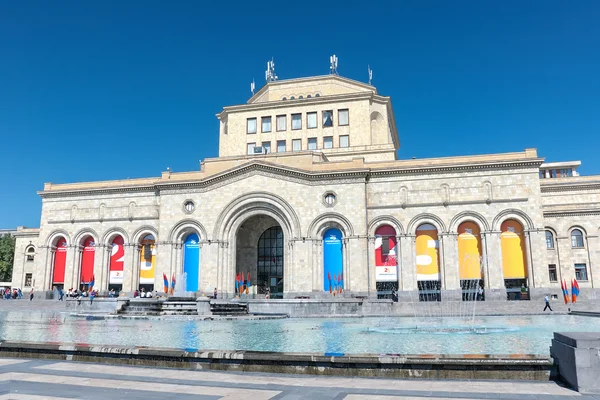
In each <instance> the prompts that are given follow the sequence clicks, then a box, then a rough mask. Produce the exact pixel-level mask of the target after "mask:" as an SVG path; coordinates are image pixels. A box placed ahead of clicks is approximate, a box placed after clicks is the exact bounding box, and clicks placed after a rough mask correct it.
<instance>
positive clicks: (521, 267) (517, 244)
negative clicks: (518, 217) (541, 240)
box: [500, 219, 527, 279]
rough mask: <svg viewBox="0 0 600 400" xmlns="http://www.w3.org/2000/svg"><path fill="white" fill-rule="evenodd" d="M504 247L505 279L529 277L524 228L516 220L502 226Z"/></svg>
mask: <svg viewBox="0 0 600 400" xmlns="http://www.w3.org/2000/svg"><path fill="white" fill-rule="evenodd" d="M500 231H502V233H501V234H500V245H501V247H502V271H503V272H504V279H523V278H526V277H527V254H526V251H525V234H524V233H523V226H522V225H521V223H519V222H518V221H515V220H511V219H509V220H507V221H504V222H503V223H502V225H501V226H500Z"/></svg>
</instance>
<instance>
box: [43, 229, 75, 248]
mask: <svg viewBox="0 0 600 400" xmlns="http://www.w3.org/2000/svg"><path fill="white" fill-rule="evenodd" d="M58 237H62V238H63V239H65V240H66V241H67V246H70V245H71V235H69V233H68V232H67V231H65V230H64V229H55V230H53V231H52V232H50V234H48V236H46V243H45V246H46V247H49V248H52V247H54V246H56V240H57V238H58Z"/></svg>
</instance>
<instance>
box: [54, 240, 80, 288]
mask: <svg viewBox="0 0 600 400" xmlns="http://www.w3.org/2000/svg"><path fill="white" fill-rule="evenodd" d="M80 260H81V249H80V248H79V245H71V246H69V247H67V259H66V263H65V288H66V289H67V290H69V288H74V289H75V288H77V289H79V288H80V286H81V285H80V284H79V282H78V281H79V268H80V264H81V261H80ZM50 290H52V282H50Z"/></svg>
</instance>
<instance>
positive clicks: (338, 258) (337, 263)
mask: <svg viewBox="0 0 600 400" xmlns="http://www.w3.org/2000/svg"><path fill="white" fill-rule="evenodd" d="M342 261H343V259H342V232H340V230H339V229H335V228H331V229H328V230H327V231H325V233H324V234H323V290H324V291H326V292H330V293H331V292H335V291H336V290H340V289H343V275H342V273H343V271H344V270H343V262H342Z"/></svg>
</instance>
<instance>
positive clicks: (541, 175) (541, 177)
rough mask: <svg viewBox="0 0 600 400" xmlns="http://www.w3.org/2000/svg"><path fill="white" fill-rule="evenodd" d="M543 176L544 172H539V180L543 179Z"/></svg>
mask: <svg viewBox="0 0 600 400" xmlns="http://www.w3.org/2000/svg"><path fill="white" fill-rule="evenodd" d="M544 178H545V175H544V171H540V179H544Z"/></svg>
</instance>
